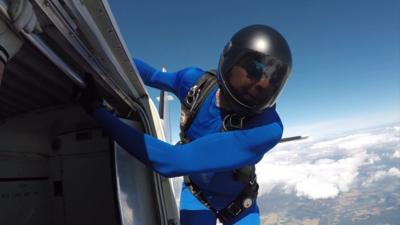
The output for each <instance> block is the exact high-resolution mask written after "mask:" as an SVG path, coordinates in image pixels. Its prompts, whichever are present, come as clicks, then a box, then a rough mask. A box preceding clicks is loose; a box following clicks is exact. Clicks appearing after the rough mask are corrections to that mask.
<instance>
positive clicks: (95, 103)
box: [78, 74, 103, 114]
mask: <svg viewBox="0 0 400 225" xmlns="http://www.w3.org/2000/svg"><path fill="white" fill-rule="evenodd" d="M84 80H85V83H86V88H84V89H83V90H82V92H81V93H80V95H79V97H78V101H79V104H80V105H81V107H82V108H83V109H84V110H85V111H86V112H87V113H89V114H92V113H93V111H94V110H96V109H98V108H100V107H102V106H103V104H102V103H103V98H102V97H101V96H100V95H99V92H98V90H97V87H96V84H95V82H94V80H93V77H92V76H91V75H90V74H86V77H84Z"/></svg>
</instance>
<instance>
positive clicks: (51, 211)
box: [0, 0, 302, 225]
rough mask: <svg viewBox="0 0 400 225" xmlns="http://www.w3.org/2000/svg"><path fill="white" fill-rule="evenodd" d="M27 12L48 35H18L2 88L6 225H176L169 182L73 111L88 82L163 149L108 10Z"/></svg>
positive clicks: (0, 190) (66, 5)
mask: <svg viewBox="0 0 400 225" xmlns="http://www.w3.org/2000/svg"><path fill="white" fill-rule="evenodd" d="M31 3H32V4H33V7H34V12H35V14H36V16H37V18H38V20H39V22H40V24H41V27H42V29H43V32H41V33H39V34H34V33H26V32H20V33H17V32H15V34H16V35H18V36H19V37H20V38H21V39H22V40H23V41H24V43H23V46H22V48H21V49H20V50H19V52H18V53H17V54H16V55H15V56H14V57H13V58H12V59H11V60H10V61H9V62H8V63H7V65H6V68H5V72H4V76H3V79H2V81H1V86H0V225H3V224H4V225H9V224H12V225H20V224H21V225H22V224H29V225H39V224H40V225H66V224H68V225H81V224H82V225H83V224H84V225H88V224H95V225H103V224H104V225H113V224H121V225H128V224H130V225H131V224H143V225H146V224H161V225H174V224H179V215H178V209H177V204H176V202H175V195H174V192H173V188H172V186H171V180H170V179H167V178H165V177H162V176H160V175H159V174H157V173H155V172H153V171H152V170H150V169H149V168H146V167H145V166H144V165H143V164H141V163H140V162H139V161H137V160H136V159H135V158H134V157H132V156H130V155H129V154H128V153H127V152H126V151H125V150H124V149H122V148H121V147H120V146H119V145H118V144H117V143H115V142H114V141H113V140H112V139H111V138H109V137H108V136H107V135H106V134H105V133H104V132H103V131H102V129H101V128H100V126H99V125H97V124H96V123H95V122H94V121H93V119H92V118H90V117H89V116H88V115H87V114H86V113H85V112H84V111H83V110H82V109H81V108H80V107H79V106H78V104H77V103H76V102H77V101H76V99H77V94H78V93H79V90H80V89H81V88H84V87H85V85H86V84H85V82H84V76H87V74H91V75H92V76H93V77H94V78H95V82H96V84H97V85H98V86H99V89H100V91H101V92H102V96H104V97H105V101H106V103H107V104H108V105H109V107H110V108H112V109H113V111H114V112H115V114H116V115H118V116H119V117H120V118H121V120H123V121H124V122H125V123H127V124H128V125H130V126H132V127H135V128H136V129H139V130H141V131H143V132H145V133H147V134H150V135H153V136H155V137H157V138H159V139H161V140H166V137H165V135H164V129H163V125H162V123H161V119H160V115H159V112H158V111H157V108H156V106H155V104H154V103H153V101H152V100H151V98H150V96H149V93H148V92H147V90H146V88H145V86H144V84H143V82H142V80H141V79H140V77H139V76H138V71H137V68H136V67H135V65H134V63H133V61H132V57H131V55H130V54H129V51H128V49H127V46H126V44H125V42H124V39H123V37H122V35H121V33H120V31H119V29H118V26H117V24H116V21H115V19H114V17H113V15H112V12H111V9H110V6H109V5H108V3H107V1H105V0H102V1H100V0H80V1H75V0H62V1H61V0H33V1H31ZM8 7H9V1H6V0H0V20H1V21H3V22H4V23H7V24H9V25H10V27H12V26H11V20H10V17H9V15H8V13H7V9H8ZM162 99H164V97H162ZM301 138H302V137H297V138H292V139H293V140H294V139H301ZM286 140H289V139H286Z"/></svg>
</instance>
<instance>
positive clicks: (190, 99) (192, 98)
mask: <svg viewBox="0 0 400 225" xmlns="http://www.w3.org/2000/svg"><path fill="white" fill-rule="evenodd" d="M199 93H200V88H199V86H197V85H194V86H193V87H192V88H190V90H189V92H188V94H187V96H186V98H185V104H186V105H187V106H189V107H188V108H190V111H192V110H193V106H194V105H196V104H195V103H196V102H197V99H198V98H199Z"/></svg>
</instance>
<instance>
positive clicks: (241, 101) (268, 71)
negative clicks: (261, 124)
mask: <svg viewBox="0 0 400 225" xmlns="http://www.w3.org/2000/svg"><path fill="white" fill-rule="evenodd" d="M291 68H292V56H291V53H290V49H289V46H288V44H287V42H286V40H285V39H284V38H283V37H282V35H281V34H280V33H279V32H278V31H276V30H275V29H273V28H271V27H268V26H265V25H252V26H248V27H245V28H243V29H241V30H239V31H238V32H237V33H236V34H235V35H233V37H232V38H231V40H230V41H229V42H228V44H227V45H226V46H225V48H224V51H223V52H222V54H221V57H220V61H219V66H218V83H219V86H220V88H221V90H222V95H223V97H224V100H225V101H226V102H227V104H228V105H229V107H230V108H231V109H232V110H233V111H234V112H236V113H238V114H240V115H251V114H255V113H258V112H261V111H262V110H263V109H265V108H267V107H271V106H273V105H274V104H275V100H276V98H277V97H278V95H279V93H280V92H281V90H282V88H283V86H284V85H285V83H286V81H287V79H288V78H289V74H290V71H291Z"/></svg>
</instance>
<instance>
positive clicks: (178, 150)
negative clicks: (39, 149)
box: [93, 108, 283, 177]
mask: <svg viewBox="0 0 400 225" xmlns="http://www.w3.org/2000/svg"><path fill="white" fill-rule="evenodd" d="M93 116H94V118H95V119H96V120H97V121H98V122H100V124H102V126H103V128H104V129H105V131H106V132H107V133H108V134H109V135H111V137H112V138H113V139H114V140H115V141H116V142H117V143H118V144H119V145H121V146H122V147H123V148H124V149H125V150H127V151H128V152H129V153H130V154H131V155H133V156H134V157H136V158H137V159H139V160H140V161H141V162H142V163H144V164H145V165H147V166H149V167H151V168H152V169H154V170H155V171H157V172H158V173H160V174H162V175H163V176H166V177H174V176H182V175H189V174H192V173H199V172H211V171H214V172H215V171H223V170H232V169H235V168H238V167H241V166H244V165H250V164H255V163H256V162H258V161H260V160H261V159H262V157H263V155H264V154H265V153H266V152H267V151H268V150H269V149H271V148H272V147H274V146H275V145H276V144H277V143H278V142H279V141H280V139H281V137H282V132H283V127H282V123H281V121H280V119H279V116H278V115H277V114H276V113H275V116H276V118H275V119H274V122H270V123H268V124H265V125H263V126H260V127H257V128H252V129H248V130H238V131H230V132H224V133H215V134H210V135H207V136H204V137H201V138H198V139H196V140H195V141H193V142H191V143H188V144H185V145H176V146H174V145H170V144H168V143H166V142H163V141H161V140H158V139H156V138H154V137H152V136H150V135H147V134H143V133H141V132H139V131H137V130H135V129H134V128H131V127H129V126H128V125H126V124H124V123H123V122H121V121H120V120H119V119H118V118H116V117H115V116H114V115H112V114H111V113H110V112H108V111H107V110H106V109H104V108H100V109H97V110H96V111H95V112H94V114H93ZM222 146H223V147H222Z"/></svg>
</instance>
